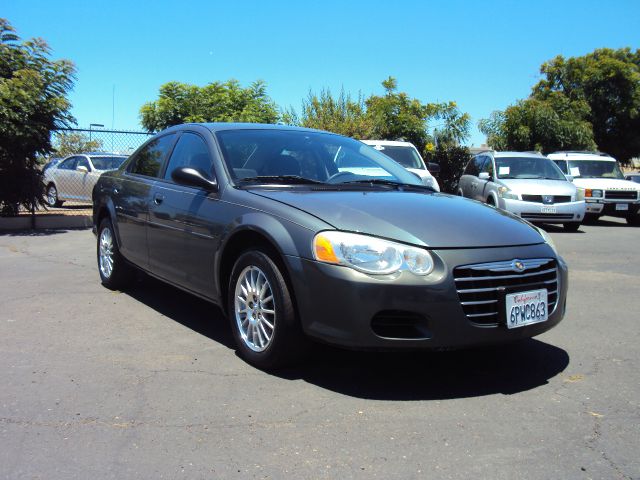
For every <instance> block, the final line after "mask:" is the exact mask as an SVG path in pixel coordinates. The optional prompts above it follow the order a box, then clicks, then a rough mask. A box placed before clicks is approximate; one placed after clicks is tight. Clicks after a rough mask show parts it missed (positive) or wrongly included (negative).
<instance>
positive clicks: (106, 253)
mask: <svg viewBox="0 0 640 480" xmlns="http://www.w3.org/2000/svg"><path fill="white" fill-rule="evenodd" d="M97 250H98V251H97V254H98V272H99V273H100V281H101V282H102V284H103V285H104V286H105V287H107V288H108V289H110V290H119V289H121V288H124V287H126V286H127V285H129V283H130V282H131V280H132V278H133V269H132V267H131V266H130V265H129V264H128V263H127V262H126V260H125V259H124V258H123V257H122V255H121V254H120V250H119V249H118V244H117V242H116V237H115V234H114V231H113V225H112V223H111V220H110V219H108V218H105V219H103V220H102V222H100V227H99V228H98V248H97Z"/></svg>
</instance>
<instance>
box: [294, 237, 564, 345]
mask: <svg viewBox="0 0 640 480" xmlns="http://www.w3.org/2000/svg"><path fill="white" fill-rule="evenodd" d="M432 253H433V255H434V259H435V261H436V269H435V270H434V272H433V273H431V274H430V275H427V276H425V277H418V276H415V275H413V274H411V273H409V272H402V273H398V274H394V275H391V276H373V275H366V274H363V273H360V272H357V271H355V270H352V269H350V268H347V267H340V266H335V265H327V264H323V263H319V262H316V261H312V260H307V259H302V258H299V257H287V262H288V266H289V271H290V274H291V280H292V286H293V289H294V293H295V297H296V303H297V308H298V313H299V316H300V319H301V322H302V327H303V329H304V331H305V333H306V334H308V335H309V336H311V337H314V338H317V339H319V340H322V341H325V342H327V343H331V344H335V345H341V346H345V347H351V348H367V349H438V348H459V347H468V346H475V345H486V344H496V343H504V342H509V341H514V340H518V339H522V338H528V337H533V336H535V335H539V334H541V333H543V332H545V331H546V330H549V329H550V328H552V327H553V326H555V325H556V324H557V323H558V322H560V320H562V317H563V316H564V310H565V303H566V295H567V267H566V264H565V263H564V261H563V260H562V259H561V258H559V257H557V255H556V254H555V253H554V252H553V250H552V249H551V247H549V246H548V245H546V244H541V245H533V246H527V247H507V248H487V249H459V250H439V251H433V252H432ZM516 258H520V259H522V258H556V259H557V264H558V267H557V268H558V279H559V288H558V299H557V302H556V307H555V309H554V310H553V312H552V313H551V314H550V315H549V318H548V320H547V321H546V322H543V323H538V324H534V325H529V326H525V327H521V328H516V329H512V330H509V329H507V328H506V326H504V325H494V326H487V325H482V326H479V325H477V324H474V323H473V322H471V321H470V320H469V319H468V318H467V316H466V315H465V313H464V311H463V309H462V306H461V304H460V299H459V298H458V293H457V291H456V286H455V282H454V280H453V269H454V268H455V267H456V266H459V265H468V264H475V263H482V262H493V261H498V260H512V259H516ZM381 312H405V313H406V314H408V315H415V316H416V317H420V318H422V319H423V320H424V324H423V326H424V335H422V336H421V338H398V337H387V336H382V335H379V334H377V333H376V332H375V331H374V328H373V327H372V321H373V319H374V318H378V315H379V314H380V313H381Z"/></svg>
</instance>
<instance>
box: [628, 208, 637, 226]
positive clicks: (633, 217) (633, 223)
mask: <svg viewBox="0 0 640 480" xmlns="http://www.w3.org/2000/svg"><path fill="white" fill-rule="evenodd" d="M627 223H628V224H629V225H630V226H632V227H640V212H637V213H633V214H631V213H630V214H629V215H627Z"/></svg>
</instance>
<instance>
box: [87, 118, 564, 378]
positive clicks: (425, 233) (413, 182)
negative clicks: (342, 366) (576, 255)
mask: <svg viewBox="0 0 640 480" xmlns="http://www.w3.org/2000/svg"><path fill="white" fill-rule="evenodd" d="M339 165H340V167H339ZM348 165H353V170H350V168H351V167H348ZM93 208H94V226H95V231H96V234H97V237H98V242H97V243H98V245H97V246H98V249H97V250H98V252H97V257H98V272H99V274H100V278H101V280H102V283H103V284H104V285H105V286H106V287H108V288H124V287H125V286H126V284H127V282H128V281H130V280H131V278H132V268H133V267H135V268H139V269H142V270H144V271H146V272H148V273H149V274H151V275H153V276H155V277H157V278H160V279H162V280H164V281H166V282H168V283H170V284H172V285H175V286H176V287H178V288H182V289H184V290H187V291H189V292H191V293H193V294H195V295H198V296H200V297H203V298H205V299H207V300H209V301H211V302H213V303H215V304H217V305H219V306H220V307H221V308H222V309H223V311H225V312H226V314H227V316H228V317H229V320H230V324H231V329H232V332H233V335H234V337H235V340H236V344H237V348H238V352H239V353H240V355H241V356H242V357H243V358H245V359H246V360H247V361H249V362H251V363H252V364H254V365H257V366H258V367H261V368H276V367H279V366H282V365H285V364H287V363H291V362H293V361H294V360H295V358H297V356H298V355H300V354H302V353H304V352H305V351H307V350H308V349H307V347H306V342H307V340H308V339H317V340H321V341H324V342H328V343H332V344H337V345H342V346H345V347H353V348H375V349H416V348H442V347H463V346H470V345H482V344H495V343H500V342H509V341H515V340H519V339H522V338H527V337H532V336H534V335H538V334H540V333H542V332H544V331H546V330H548V329H550V328H552V327H553V326H554V325H556V324H557V323H558V322H560V321H561V319H562V317H563V316H564V312H565V299H566V294H567V266H566V264H565V262H564V261H563V260H562V258H561V257H560V256H559V255H558V253H557V252H556V250H555V248H554V246H553V244H552V242H551V240H550V239H549V237H548V235H547V234H546V233H545V232H544V231H542V230H540V229H538V228H535V227H532V226H531V225H530V224H529V223H527V222H525V221H523V220H521V219H518V218H516V217H513V216H512V215H509V214H507V213H505V212H502V211H500V210H496V209H493V208H487V207H486V206H484V205H480V204H478V203H475V202H470V201H467V200H464V199H462V198H458V197H455V196H451V195H445V194H441V193H438V192H436V191H434V190H433V189H431V188H429V187H426V186H424V185H423V184H422V182H421V181H420V179H418V178H416V176H415V175H413V174H412V173H409V172H408V171H407V170H405V169H404V168H402V166H400V165H399V164H398V163H396V162H394V161H393V160H392V159H390V158H389V157H387V156H386V155H383V154H382V153H380V152H378V151H376V150H374V149H373V148H371V147H369V146H367V145H364V144H363V143H361V142H358V141H356V140H353V139H350V138H346V137H342V136H339V135H333V134H329V133H326V132H321V131H317V130H309V129H301V128H293V127H284V126H275V125H273V126H268V125H251V124H189V125H181V126H176V127H172V128H170V129H167V130H165V131H163V132H161V133H159V134H158V135H157V136H155V137H154V138H152V139H151V140H149V141H148V142H147V143H146V144H145V145H143V146H142V147H140V149H138V151H137V152H135V153H134V154H133V155H132V156H131V158H130V159H129V160H128V161H127V162H126V163H125V164H124V165H123V166H122V167H121V168H120V169H119V170H118V171H114V172H107V173H105V174H103V175H102V176H101V177H100V179H99V180H98V183H97V184H96V188H95V189H94V197H93Z"/></svg>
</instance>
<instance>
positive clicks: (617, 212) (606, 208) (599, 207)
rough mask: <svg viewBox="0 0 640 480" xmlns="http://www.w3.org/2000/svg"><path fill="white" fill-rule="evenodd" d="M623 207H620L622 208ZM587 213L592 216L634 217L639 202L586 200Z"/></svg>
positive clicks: (639, 207)
mask: <svg viewBox="0 0 640 480" xmlns="http://www.w3.org/2000/svg"><path fill="white" fill-rule="evenodd" d="M623 205H624V207H621V206H623ZM586 206H587V210H586V212H587V213H590V214H593V215H610V216H612V217H626V216H628V215H635V214H637V213H638V210H640V202H633V201H628V200H607V199H588V200H587V201H586Z"/></svg>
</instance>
